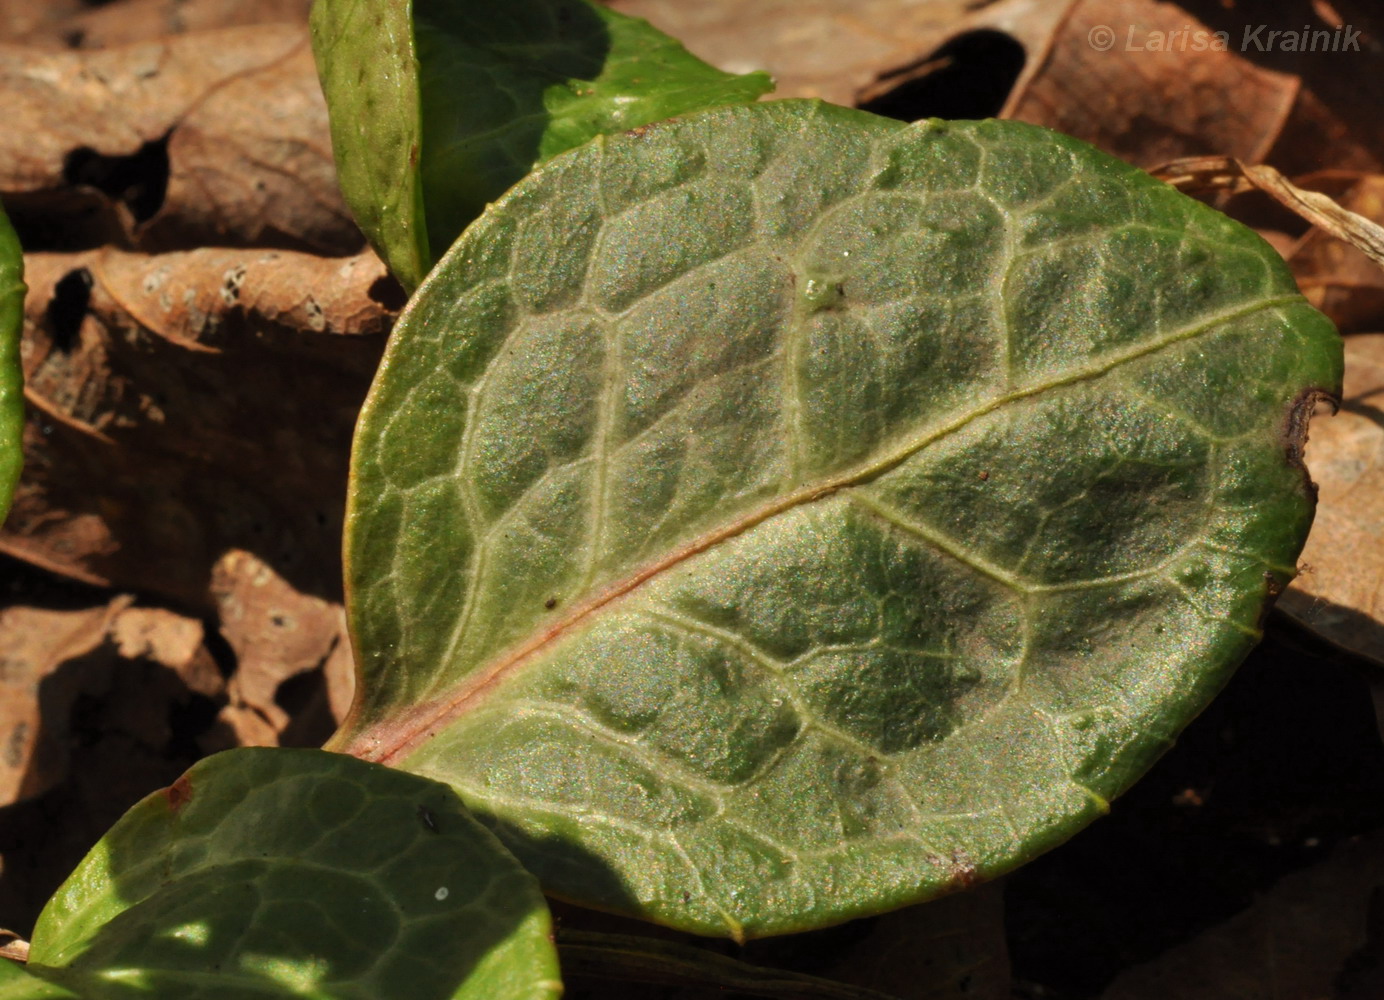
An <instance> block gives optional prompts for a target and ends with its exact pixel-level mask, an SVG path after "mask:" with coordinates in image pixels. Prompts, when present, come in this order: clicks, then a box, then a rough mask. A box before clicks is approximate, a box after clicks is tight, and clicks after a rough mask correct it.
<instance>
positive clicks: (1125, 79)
mask: <svg viewBox="0 0 1384 1000" xmlns="http://www.w3.org/2000/svg"><path fill="white" fill-rule="evenodd" d="M1243 16H1244V15H1243V14H1242V18H1243ZM964 30H966V31H977V30H991V31H1000V32H1004V33H1005V34H1008V35H1010V36H1011V37H1013V38H1015V39H1016V40H1018V41H1019V42H1020V43H1021V44H1022V45H1023V47H1024V50H1025V51H1026V53H1027V54H1028V60H1027V62H1026V63H1025V65H1024V69H1023V72H1022V73H1021V74H1020V76H1019V79H1018V81H1017V82H1016V84H1015V87H1014V90H1013V91H1012V92H1011V94H1010V95H1009V100H1008V101H1007V102H1006V104H1005V106H1004V109H1003V111H1002V112H1001V116H1002V117H1005V118H1014V119H1018V120H1019V121H1026V122H1033V123H1035V124H1038V125H1046V126H1047V127H1049V128H1054V129H1057V130H1058V131H1061V132H1066V133H1068V134H1070V135H1074V136H1077V137H1079V138H1082V139H1085V140H1086V141H1087V142H1091V143H1093V144H1095V145H1096V146H1099V147H1100V148H1101V149H1103V150H1105V151H1106V152H1108V153H1113V154H1114V155H1116V156H1118V157H1120V158H1121V159H1124V160H1128V161H1129V162H1131V163H1134V164H1137V165H1139V166H1150V165H1153V164H1156V163H1162V162H1164V161H1166V160H1171V159H1174V158H1176V157H1180V156H1189V155H1196V154H1209V153H1224V154H1228V155H1231V156H1236V157H1239V158H1241V159H1247V160H1260V159H1263V157H1264V155H1265V154H1266V153H1267V152H1268V151H1269V149H1270V148H1272V146H1273V144H1274V142H1275V141H1276V140H1277V139H1278V136H1279V134H1280V132H1281V131H1282V129H1283V127H1284V124H1285V123H1286V122H1287V120H1288V117H1289V115H1290V113H1291V111H1292V108H1293V105H1294V102H1295V101H1296V100H1297V96H1298V91H1299V83H1298V80H1297V78H1296V77H1294V76H1292V75H1289V74H1286V73H1281V72H1275V71H1273V70H1270V69H1265V68H1263V67H1260V66H1258V65H1256V64H1255V63H1254V62H1253V61H1251V60H1250V59H1247V58H1246V57H1245V56H1244V55H1243V54H1241V53H1240V52H1239V51H1236V50H1234V49H1233V48H1232V50H1231V51H1225V52H1221V51H1214V50H1212V49H1210V48H1207V49H1206V50H1204V51H1195V50H1193V49H1192V48H1191V47H1190V46H1189V47H1188V49H1187V51H1180V50H1178V49H1174V50H1173V51H1149V50H1148V49H1149V45H1150V39H1152V38H1156V37H1163V38H1167V37H1169V35H1170V34H1171V32H1174V31H1177V32H1183V31H1191V32H1196V31H1203V32H1209V31H1211V30H1212V29H1211V27H1210V26H1209V25H1207V24H1205V23H1203V22H1201V21H1199V20H1198V19H1197V18H1196V17H1194V16H1193V15H1192V14H1191V13H1189V12H1188V11H1187V10H1185V9H1183V8H1182V7H1179V6H1177V5H1175V4H1171V3H1156V2H1154V0H1069V2H1066V3H1043V2H1038V0H1006V2H1002V3H998V4H996V5H994V6H993V7H988V8H986V9H985V10H983V11H981V12H980V13H978V14H977V15H976V16H975V17H974V18H973V19H972V20H971V21H970V22H969V23H968V24H967V25H965V27H964ZM1160 33H1161V34H1160Z"/></svg>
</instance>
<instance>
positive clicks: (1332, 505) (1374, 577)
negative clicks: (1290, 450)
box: [1278, 333, 1384, 663]
mask: <svg viewBox="0 0 1384 1000" xmlns="http://www.w3.org/2000/svg"><path fill="white" fill-rule="evenodd" d="M1345 349H1346V375H1345V391H1344V393H1343V400H1344V401H1343V402H1342V404H1341V409H1340V412H1339V413H1338V414H1337V415H1336V416H1335V417H1333V418H1330V419H1324V418H1318V419H1317V420H1314V421H1313V422H1312V437H1311V440H1310V441H1309V442H1308V445H1307V463H1308V466H1309V468H1310V469H1311V470H1312V478H1313V479H1314V480H1316V482H1317V486H1318V491H1319V496H1318V505H1317V519H1316V522H1315V523H1314V524H1313V526H1312V533H1311V535H1310V536H1309V537H1308V539H1307V547H1306V548H1305V549H1304V550H1303V553H1302V572H1301V574H1300V575H1299V576H1298V578H1297V579H1296V580H1294V581H1293V584H1292V586H1290V587H1289V588H1288V589H1287V590H1286V591H1285V592H1284V593H1283V595H1282V596H1281V597H1279V599H1278V607H1279V609H1280V610H1282V611H1284V612H1286V613H1287V614H1288V615H1289V616H1290V617H1292V618H1293V619H1295V620H1296V621H1298V622H1300V623H1302V624H1303V625H1306V626H1307V627H1308V628H1310V629H1312V630H1313V631H1315V632H1317V633H1318V634H1320V635H1322V636H1324V637H1325V638H1326V639H1328V640H1330V641H1331V642H1334V643H1335V644H1337V645H1338V646H1342V647H1344V648H1346V649H1349V650H1351V651H1353V652H1355V653H1358V654H1360V655H1362V656H1367V657H1369V658H1371V659H1374V660H1376V661H1379V662H1381V663H1384V544H1381V542H1382V541H1384V333H1371V334H1356V335H1354V336H1351V337H1347V338H1346V341H1345Z"/></svg>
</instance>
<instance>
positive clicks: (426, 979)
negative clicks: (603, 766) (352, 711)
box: [0, 749, 561, 1000]
mask: <svg viewBox="0 0 1384 1000" xmlns="http://www.w3.org/2000/svg"><path fill="white" fill-rule="evenodd" d="M550 930H551V928H550V921H549V917H548V910H547V907H546V905H545V904H544V902H543V898H542V896H541V895H540V893H539V891H538V888H537V885H536V884H535V883H534V881H533V879H532V877H531V876H530V875H528V874H527V873H526V872H524V871H523V869H521V868H520V867H519V866H518V865H517V864H516V863H515V861H514V859H513V858H512V857H510V856H509V855H508V854H506V853H505V851H504V850H503V849H502V848H501V847H500V846H499V845H498V844H497V843H495V840H494V838H493V837H492V836H490V834H488V833H487V832H486V831H485V830H484V829H482V828H481V827H480V825H479V824H477V823H476V822H475V820H473V819H471V817H470V816H468V815H467V814H466V812H465V810H464V809H463V808H462V806H461V804H460V803H459V802H458V800H457V797H456V795H455V794H454V793H453V792H452V791H451V790H450V789H449V788H447V787H446V786H445V785H441V784H438V783H437V782H434V781H428V780H427V779H424V778H419V777H416V776H414V775H410V774H404V773H402V772H398V771H392V770H390V769H388V768H384V767H379V766H377V765H372V764H366V763H363V762H361V761H358V760H355V759H352V758H349V757H342V756H339V755H337V754H329V753H323V752H321V751H317V750H278V749H274V750H267V749H242V750H232V751H228V752H226V753H223V754H218V755H216V756H215V757H210V758H208V759H207V760H204V761H202V762H201V763H199V764H197V765H196V766H194V767H193V768H192V769H191V770H190V771H188V773H187V774H186V775H184V776H183V777H182V778H180V779H179V780H178V781H177V782H176V783H175V784H174V785H173V786H172V787H171V788H169V789H165V790H164V791H161V792H156V793H154V794H153V795H151V796H149V797H148V798H146V799H145V800H143V801H142V802H140V803H139V804H138V805H136V806H135V807H134V808H133V809H131V810H130V811H129V812H128V813H126V814H125V816H124V817H123V818H122V819H121V820H120V822H119V823H117V824H116V825H115V826H114V827H113V828H112V829H111V830H110V832H109V833H107V834H106V836H105V837H103V838H102V839H101V841H100V842H99V843H98V844H97V845H96V847H95V848H93V849H92V852H91V853H90V854H89V855H88V856H87V857H86V859H85V860H84V861H83V862H82V863H81V865H80V866H79V867H78V868H77V870H76V871H75V872H74V873H73V874H72V876H71V877H70V878H69V879H68V880H67V882H65V883H64V884H63V885H62V887H61V888H60V889H59V890H58V891H57V893H56V894H55V895H54V896H53V898H52V899H51V900H50V901H49V903H48V905H47V907H45V909H44V911H43V913H42V914H41V915H40V917H39V921H38V926H37V928H36V929H35V931H34V941H33V947H32V951H31V953H30V959H29V970H30V971H31V972H33V973H35V974H37V975H40V976H44V977H51V978H53V979H54V980H55V982H57V983H59V984H72V983H78V984H80V988H78V992H79V993H80V995H81V996H83V997H84V998H86V1000H106V998H112V1000H114V998H126V997H129V998H134V997H150V996H153V997H159V998H169V1000H174V998H176V1000H195V998H197V997H207V998H222V997H236V998H237V1000H240V998H250V997H265V998H287V997H310V998H313V1000H328V998H330V1000H337V998H351V1000H387V998H390V997H399V998H407V1000H426V998H437V1000H441V998H457V1000H502V998H512V1000H539V998H555V997H557V996H558V995H559V994H560V993H561V985H560V983H559V982H558V981H557V959H556V951H555V949H554V947H553V944H552V941H551V937H550ZM0 985H3V983H0ZM16 990H17V992H15V994H14V995H15V997H16V998H18V997H25V996H29V995H33V996H45V995H49V994H44V993H32V994H30V993H24V992H22V988H21V987H18V986H17V987H16ZM7 995H8V994H5V993H4V992H3V991H2V990H0V996H7ZM51 995H54V996H62V995H64V994H62V993H53V994H51Z"/></svg>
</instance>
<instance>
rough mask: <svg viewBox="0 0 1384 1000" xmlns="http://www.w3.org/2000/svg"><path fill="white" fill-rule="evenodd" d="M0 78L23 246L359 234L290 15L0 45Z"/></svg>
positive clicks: (336, 244)
mask: <svg viewBox="0 0 1384 1000" xmlns="http://www.w3.org/2000/svg"><path fill="white" fill-rule="evenodd" d="M0 88H3V89H4V90H5V92H6V94H7V95H8V97H7V115H8V121H9V124H10V127H9V128H8V129H7V130H6V131H5V134H4V135H3V136H0V194H3V195H4V197H5V202H6V206H7V207H8V208H9V209H10V211H11V213H12V215H13V216H14V219H15V223H16V227H17V228H19V230H20V232H21V234H22V235H23V236H24V242H25V245H26V246H28V247H30V248H36V249H37V248H43V249H72V248H78V247H89V246H93V245H95V244H98V243H103V242H105V243H117V244H123V245H136V246H139V247H141V248H145V249H172V248H177V247H187V246H197V245H200V244H206V243H211V244H218V245H232V246H237V245H238V246H244V245H262V244H269V245H275V246H285V247H290V248H296V249H306V250H315V251H318V252H323V253H337V254H340V253H351V252H354V251H356V250H358V249H359V248H360V246H361V243H362V240H361V237H360V235H359V232H358V231H357V230H356V228H355V226H354V224H353V223H352V222H351V220H350V218H349V216H348V214H347V211H346V208H345V205H344V203H343V202H342V201H341V197H340V194H339V193H338V192H337V188H336V175H335V169H334V167H333V165H332V160H331V145H330V140H329V138H328V136H327V112H326V105H325V104H324V102H323V100H322V96H321V92H320V89H319V88H318V85H317V78H316V75H315V72H314V70H313V66H312V57H311V53H310V51H309V49H308V43H307V32H306V30H305V28H303V27H301V26H298V25H291V24H277V25H262V26H257V27H245V28H227V29H224V30H217V31H206V32H196V33H190V34H185V35H178V36H171V37H168V38H163V39H160V40H157V41H150V42H143V43H138V44H132V45H125V46H119V47H115V48H110V49H105V50H101V51H96V52H51V51H43V50H36V49H32V48H27V47H20V46H0Z"/></svg>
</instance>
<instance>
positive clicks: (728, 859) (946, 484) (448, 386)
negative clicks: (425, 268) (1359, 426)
mask: <svg viewBox="0 0 1384 1000" xmlns="http://www.w3.org/2000/svg"><path fill="white" fill-rule="evenodd" d="M1340 367H1341V358H1340V346H1339V340H1338V338H1337V336H1336V334H1335V332H1334V330H1333V329H1332V327H1331V326H1330V324H1329V323H1328V322H1327V321H1326V320H1325V318H1324V317H1322V316H1321V315H1320V314H1318V313H1317V312H1315V311H1314V310H1312V309H1311V308H1310V307H1308V306H1307V305H1306V304H1305V302H1304V301H1303V300H1302V299H1301V298H1300V297H1299V296H1298V294H1297V292H1296V289H1295V286H1294V285H1293V282H1292V279H1291V277H1290V275H1289V274H1288V272H1287V270H1286V268H1284V267H1283V266H1282V264H1281V262H1280V261H1279V259H1278V258H1277V257H1276V256H1275V255H1274V253H1273V251H1272V250H1271V249H1270V248H1269V247H1268V246H1267V245H1265V244H1264V243H1263V242H1262V241H1260V240H1259V239H1258V238H1257V237H1255V236H1254V235H1253V234H1251V233H1250V232H1248V231H1247V230H1245V229H1243V228H1241V227H1239V226H1238V225H1236V224H1234V223H1232V222H1231V221H1229V220H1228V219H1226V218H1224V217H1223V216H1221V215H1219V214H1217V213H1215V212H1213V211H1211V210H1209V209H1207V208H1205V207H1204V206H1202V205H1199V204H1197V203H1195V202H1193V201H1191V200H1190V199H1187V198H1185V197H1183V196H1181V195H1179V194H1177V193H1176V192H1174V191H1173V190H1172V189H1170V188H1168V187H1166V186H1164V185H1162V184H1159V183H1157V182H1155V181H1153V180H1152V179H1150V178H1148V177H1147V176H1146V175H1144V174H1142V173H1140V172H1139V171H1137V170H1135V169H1133V168H1131V167H1129V166H1127V165H1125V164H1122V163H1119V162H1118V161H1115V160H1113V159H1110V158H1109V157H1107V156H1105V155H1103V154H1100V153H1099V152H1097V151H1095V150H1093V149H1092V148H1090V147H1088V146H1086V145H1084V144H1082V143H1080V142H1077V141H1076V140H1073V139H1069V138H1066V137H1063V136H1060V135H1057V134H1054V133H1050V132H1047V131H1044V130H1041V129H1038V128H1034V127H1031V126H1025V125H1021V124H1017V123H1008V122H1005V123H1000V122H981V123H965V122H956V123H941V122H931V123H921V124H919V125H916V126H906V125H902V124H900V123H897V122H892V121H887V120H884V119H880V118H876V117H873V116H870V115H866V114H863V113H860V112H854V111H848V110H844V109H840V108H835V107H832V106H830V105H822V104H818V103H814V102H798V101H784V102H773V103H770V104H764V105H756V106H750V107H741V108H726V109H722V110H719V111H714V112H710V113H708V114H705V115H700V116H697V117H695V118H691V119H687V120H683V121H680V122H672V123H665V124H661V125H658V126H654V127H653V128H651V129H649V130H647V131H646V132H645V133H644V134H642V135H624V136H617V137H611V138H609V139H606V140H603V141H598V142H596V143H593V144H591V145H588V146H585V147H583V148H581V149H580V150H577V151H574V152H572V153H569V154H567V155H565V156H563V157H560V158H558V159H556V160H554V161H553V162H551V163H550V164H548V165H547V166H546V167H544V168H542V169H540V170H539V171H538V172H536V173H535V174H534V175H533V176H531V177H529V178H528V179H527V180H526V181H524V182H523V183H522V184H520V185H519V186H518V187H516V188H515V189H514V190H513V191H511V192H510V194H508V195H507V196H506V197H505V198H504V199H503V200H502V201H501V202H500V203H499V204H497V205H496V206H494V207H493V208H492V209H491V210H489V211H488V212H487V213H486V215H485V216H484V217H482V219H481V220H479V221H478V222H477V223H476V224H475V225H474V226H472V227H471V228H470V229H469V230H468V231H467V233H466V235H465V236H464V237H463V238H462V239H461V240H460V241H459V242H458V243H457V245H456V246H455V247H454V248H453V250H452V251H451V252H450V253H449V254H448V256H447V257H446V258H445V259H444V260H443V261H442V262H441V263H440V264H439V266H438V268H437V270H436V271H435V272H434V274H433V275H432V276H431V277H430V278H429V280H428V281H427V282H426V283H425V285H424V286H423V287H422V288H421V289H420V290H419V293H418V295H417V296H416V297H415V300H414V301H413V303H411V305H410V307H409V309H408V311H407V313H406V316H405V317H404V318H403V319H402V320H401V322H400V324H399V326H398V327H397V328H396V330H395V332H394V335H393V339H392V341H391V344H390V347H389V351H388V353H387V355H386V359H385V362H384V365H383V367H382V369H381V371H380V374H379V376H378V378H377V380H376V384H375V387H374V389H373V390H372V394H371V397H370V399H369V401H368V403H367V405H366V408H365V411H364V413H363V416H362V419H361V423H360V426H359V433H358V435H357V439H356V453H355V464H354V479H353V485H352V495H351V500H350V504H351V510H350V523H349V527H348V529H347V558H348V572H347V577H348V586H349V591H350V598H349V603H350V614H351V619H352V628H353V631H354V637H355V640H356V648H357V651H358V654H359V663H360V670H361V678H360V680H361V684H360V687H359V691H360V698H359V700H358V702H357V704H356V706H355V707H354V709H353V713H352V716H351V718H350V719H348V721H347V724H346V725H345V726H344V727H343V730H342V732H341V733H339V734H338V736H337V737H336V738H335V741H334V745H336V746H339V747H342V748H346V749H349V750H350V751H351V752H354V753H358V754H360V755H362V756H365V757H367V758H369V759H379V760H386V761H390V762H393V763H397V764H399V765H401V766H403V767H404V768H407V769H410V770H414V771H417V772H418V773H421V774H426V775H428V776H431V777H435V778H437V779H439V780H443V781H446V782H448V783H449V784H451V785H452V786H453V787H454V788H456V789H457V791H458V792H459V793H460V794H461V795H462V797H463V799H464V800H465V801H466V802H467V804H468V806H470V807H471V808H472V809H473V810H476V811H478V812H479V813H480V814H482V815H483V816H484V817H485V819H486V821H487V822H488V823H489V824H490V825H491V826H492V828H494V829H495V830H496V831H497V832H498V834H499V836H500V837H501V839H502V840H503V841H504V842H505V843H506V844H507V845H508V846H509V847H510V848H511V850H513V851H515V852H516V854H517V855H518V856H519V858H520V859H521V861H523V863H524V864H525V865H526V866H528V867H529V868H530V870H532V871H534V872H535V873H537V874H538V875H539V877H540V880H541V881H542V882H543V884H544V886H545V889H547V890H548V891H550V892H552V893H555V894H557V895H560V896H564V897H568V898H572V899H575V900H577V901H582V902H586V903H588V904H592V905H597V906H601V907H606V908H610V909H614V910H617V911H622V912H630V913H634V914H637V915H641V916H644V917H647V918H650V919H654V920H657V921H659V922H663V923H667V924H671V925H674V926H678V927H683V928H686V929H689V930H694V931H699V932H702V933H730V934H732V935H737V936H738V935H742V934H744V935H751V936H753V935H761V934H769V933H779V932H786V931H792V930H798V929H803V928H808V927H814V926H819V925H823V924H828V923H832V922H835V921H840V920H844V919H848V918H850V917H854V916H858V915H861V914H865V913H870V912H877V911H879V910H883V909H887V908H890V907H896V906H901V905H905V904H907V903H910V902H915V901H919V900H922V899H926V898H930V897H932V896H935V895H937V894H939V893H942V892H945V891H948V890H950V889H952V888H955V887H957V886H960V885H965V884H968V883H969V882H971V881H972V880H974V879H975V878H984V877H991V876H994V875H997V874H999V873H1001V872H1003V871H1006V870H1008V869H1010V868H1012V867H1014V866H1015V865H1017V864H1019V863H1021V862H1022V861H1024V860H1026V859H1028V858H1030V857H1032V856H1034V855H1035V854H1037V853H1039V852H1040V851H1042V850H1045V849H1046V848H1048V847H1050V846H1052V845H1054V844H1056V843H1058V842H1060V841H1062V840H1063V839H1065V838H1067V837H1068V836H1070V835H1071V834H1072V833H1073V832H1075V831H1076V830H1077V829H1079V828H1080V827H1081V826H1082V825H1083V824H1085V823H1087V822H1088V821H1090V820H1091V819H1092V818H1094V817H1095V816H1097V815H1099V814H1100V813H1101V812H1102V811H1103V810H1104V809H1105V808H1106V800H1107V799H1109V798H1111V797H1112V796H1114V795H1116V794H1118V793H1119V792H1120V791H1122V790H1123V789H1124V788H1126V787H1127V786H1128V785H1129V784H1130V783H1131V782H1132V781H1133V780H1134V779H1135V778H1136V777H1137V776H1138V775H1139V774H1140V773H1142V772H1143V771H1144V770H1145V769H1146V768H1147V767H1148V766H1149V765H1150V763H1151V762H1152V761H1153V760H1154V759H1155V758H1156V757H1157V756H1158V755H1159V754H1160V753H1161V752H1162V751H1163V750H1164V749H1166V747H1167V746H1168V745H1169V742H1170V741H1171V739H1172V738H1173V737H1174V735H1175V734H1176V733H1177V732H1178V731H1179V730H1180V729H1181V727H1182V726H1183V725H1184V724H1185V723H1186V722H1187V721H1188V720H1189V719H1190V718H1191V717H1192V716H1193V715H1194V714H1195V713H1196V712H1197V711H1199V710H1200V709H1201V707H1202V706H1203V705H1204V704H1205V703H1206V701H1207V700H1208V699H1209V698H1210V697H1211V695H1212V694H1213V693H1214V692H1215V690H1217V689H1218V688H1219V686H1220V685H1221V684H1222V683H1223V681H1224V680H1225V678H1226V676H1227V675H1228V672H1229V671H1230V670H1231V669H1233V667H1234V666H1235V665H1236V664H1237V663H1238V662H1239V661H1240V659H1241V658H1242V657H1243V656H1244V654H1245V653H1246V652H1247V651H1248V649H1249V648H1250V646H1251V645H1252V644H1253V643H1254V642H1255V641H1256V639H1257V637H1258V635H1259V633H1258V629H1257V625H1258V620H1259V616H1260V614H1261V612H1262V611H1263V609H1264V607H1265V605H1266V601H1267V599H1268V596H1269V594H1270V593H1271V592H1273V591H1276V590H1277V588H1279V587H1280V586H1281V585H1282V584H1283V582H1284V581H1286V580H1287V579H1288V578H1289V577H1290V576H1291V574H1292V572H1293V563H1294V560H1295V558H1296V555H1297V552H1298V551H1299V548H1300V546H1301V543H1302V540H1303V538H1304V535H1305V533H1306V530H1307V527H1308V525H1309V522H1310V520H1311V514H1312V504H1311V499H1310V495H1309V493H1310V491H1309V489H1308V487H1307V485H1306V480H1305V476H1304V474H1303V471H1302V469H1301V468H1300V467H1297V466H1295V464H1294V463H1293V462H1292V461H1290V457H1289V454H1288V451H1287V449H1288V447H1289V446H1290V445H1292V444H1293V442H1292V441H1291V437H1292V432H1291V431H1290V429H1289V428H1290V427H1291V426H1293V422H1292V421H1291V420H1290V416H1291V415H1292V414H1294V413H1296V414H1298V415H1300V414H1301V413H1302V412H1303V409H1302V407H1300V406H1299V407H1295V406H1294V403H1295V401H1299V400H1301V399H1305V398H1306V397H1305V396H1304V395H1302V394H1303V393H1304V391H1305V390H1311V389H1317V390H1324V391H1328V392H1330V391H1334V390H1335V389H1336V387H1337V385H1338V382H1339V377H1340ZM1306 405H1310V404H1306ZM1306 412H1310V410H1308V411H1306Z"/></svg>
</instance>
